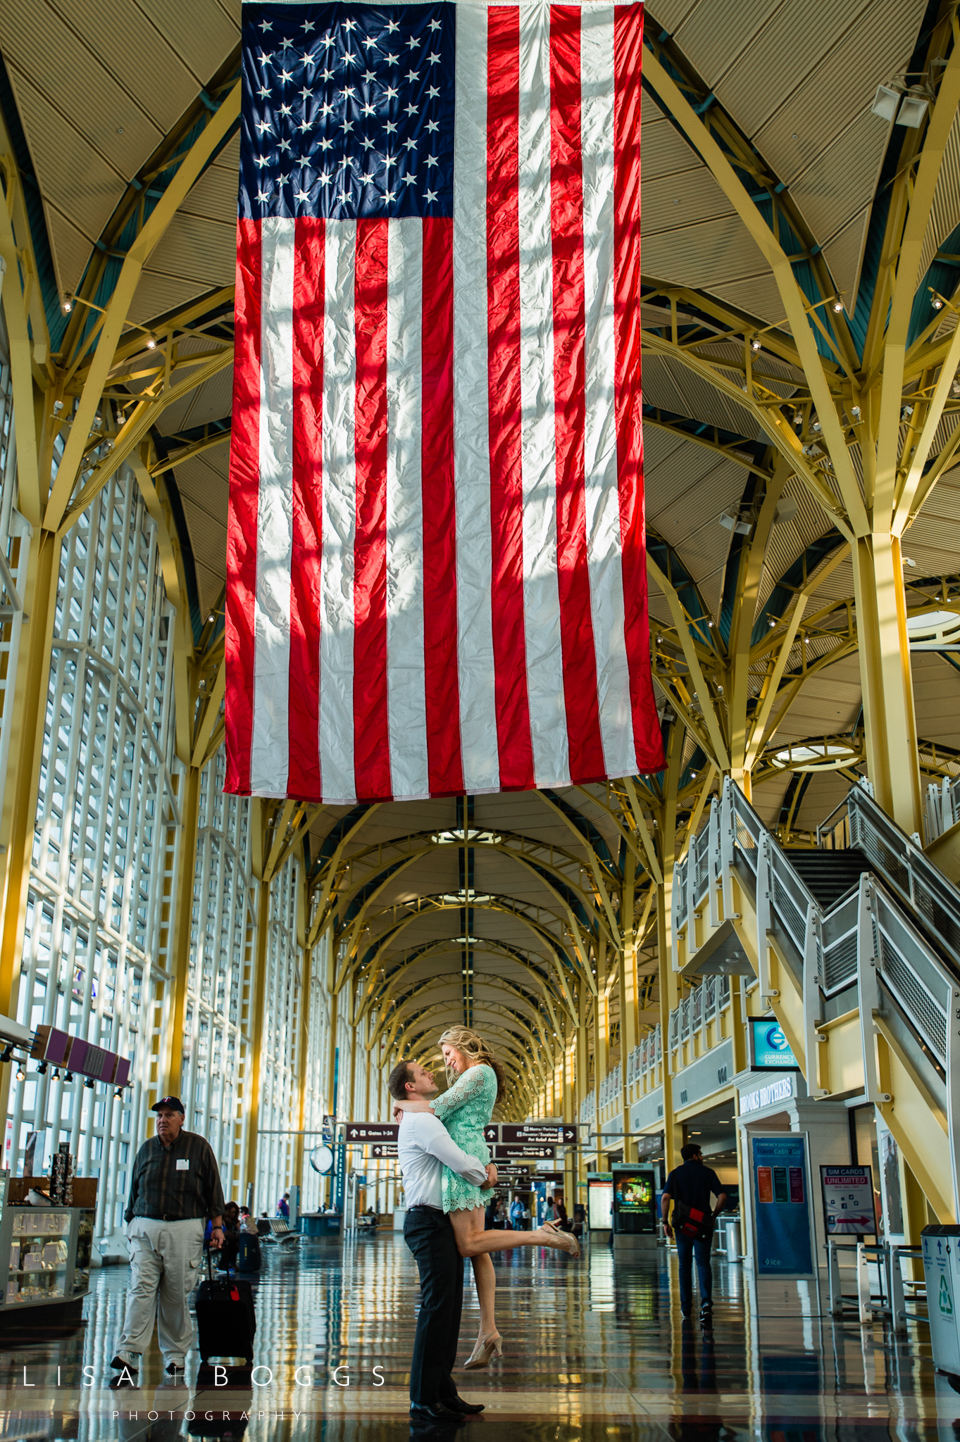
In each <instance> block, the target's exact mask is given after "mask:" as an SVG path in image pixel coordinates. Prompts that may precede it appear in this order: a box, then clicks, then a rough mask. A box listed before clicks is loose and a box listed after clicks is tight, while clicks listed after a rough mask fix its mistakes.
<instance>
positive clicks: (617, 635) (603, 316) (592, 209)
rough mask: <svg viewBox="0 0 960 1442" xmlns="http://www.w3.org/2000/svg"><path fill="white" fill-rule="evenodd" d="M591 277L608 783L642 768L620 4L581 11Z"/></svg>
mask: <svg viewBox="0 0 960 1442" xmlns="http://www.w3.org/2000/svg"><path fill="white" fill-rule="evenodd" d="M580 24H581V42H580V43H581V49H580V88H581V104H582V109H581V141H582V155H583V211H584V214H583V275H584V299H585V309H586V355H585V369H586V383H587V394H586V424H585V435H584V489H585V497H584V499H585V505H586V523H587V568H588V574H589V577H590V607H591V613H592V617H593V637H594V648H595V651H596V657H597V690H598V694H599V701H600V734H601V736H602V738H603V754H604V761H605V765H606V773H607V775H608V776H630V775H633V773H634V772H635V771H636V769H637V763H636V748H635V745H634V736H633V716H632V713H631V708H630V672H629V668H628V666H627V648H626V642H625V640H624V634H623V617H624V609H623V571H622V569H621V559H620V557H621V544H620V505H619V498H618V493H617V432H616V412H615V408H614V405H613V397H614V395H615V393H616V371H615V363H614V361H615V357H614V326H613V226H614V222H613V100H614V80H613V61H614V54H613V6H612V5H603V6H597V7H595V8H594V7H591V8H589V9H586V8H585V9H584V10H582V11H581V21H580Z"/></svg>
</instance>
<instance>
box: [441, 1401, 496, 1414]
mask: <svg viewBox="0 0 960 1442" xmlns="http://www.w3.org/2000/svg"><path fill="white" fill-rule="evenodd" d="M442 1405H443V1406H444V1407H452V1408H453V1410H454V1412H459V1413H460V1414H461V1416H463V1417H472V1416H473V1415H474V1413H476V1412H482V1411H483V1409H484V1407H485V1406H486V1403H485V1402H465V1401H464V1400H463V1398H462V1397H444V1399H443V1403H442Z"/></svg>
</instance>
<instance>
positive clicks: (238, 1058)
mask: <svg viewBox="0 0 960 1442" xmlns="http://www.w3.org/2000/svg"><path fill="white" fill-rule="evenodd" d="M226 769H227V768H226V758H225V755H224V752H223V749H222V748H221V749H220V751H218V752H217V754H216V756H215V757H214V758H213V760H212V761H211V762H210V763H209V765H207V766H206V767H205V768H204V771H203V773H202V775H201V778H200V815H199V827H198V834H197V855H196V865H195V870H194V882H193V914H192V917H191V927H190V969H189V972H188V981H187V1004H186V1012H185V1027H184V1033H185V1034H184V1062H183V1065H184V1084H183V1104H184V1106H185V1107H186V1109H187V1121H186V1125H187V1127H188V1128H189V1129H190V1130H191V1131H195V1132H199V1133H200V1135H201V1136H204V1137H206V1138H207V1140H208V1141H209V1143H210V1145H211V1146H212V1147H213V1150H214V1152H215V1153H216V1155H217V1157H218V1158H219V1161H220V1173H221V1180H222V1182H223V1192H224V1196H225V1197H226V1198H227V1200H228V1201H229V1200H230V1199H231V1198H232V1199H233V1200H234V1201H238V1202H240V1204H241V1205H242V1204H243V1203H244V1200H245V1199H244V1197H243V1196H241V1189H242V1187H243V1185H244V1182H245V1178H246V1131H245V1128H244V1126H243V1097H244V1094H245V1089H246V1086H247V1085H248V1084H249V1080H250V1070H251V1063H252V1057H251V1052H250V1041H249V1028H250V1006H251V995H252V992H251V981H252V973H253V955H254V945H255V942H256V901H255V898H256V889H255V882H254V878H253V872H252V870H251V856H250V804H249V802H247V801H245V800H243V799H242V798H241V797H239V796H224V794H223V783H224V779H225V776H226Z"/></svg>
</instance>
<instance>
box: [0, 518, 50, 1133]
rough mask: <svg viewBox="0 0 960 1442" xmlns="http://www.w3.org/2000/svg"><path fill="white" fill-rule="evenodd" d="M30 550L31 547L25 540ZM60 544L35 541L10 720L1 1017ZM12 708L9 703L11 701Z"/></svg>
mask: <svg viewBox="0 0 960 1442" xmlns="http://www.w3.org/2000/svg"><path fill="white" fill-rule="evenodd" d="M21 544H23V545H26V541H23V542H21ZM59 558H60V545H59V542H58V541H57V539H56V537H55V536H52V535H51V534H50V533H49V532H48V531H41V532H40V533H39V536H36V535H35V536H34V539H33V542H32V545H31V553H30V560H29V565H28V570H27V583H26V587H25V595H24V597H23V602H24V611H25V613H26V615H27V616H29V617H30V619H29V621H26V620H25V621H24V622H23V633H22V636H21V641H20V659H19V664H18V666H17V676H16V683H15V687H14V693H13V696H12V698H11V699H12V711H11V716H10V722H11V726H12V730H11V735H10V758H11V765H10V766H9V767H8V769H7V784H6V791H5V795H4V797H3V812H2V819H0V839H2V841H3V842H4V843H5V849H4V850H3V851H2V853H0V906H2V914H0V1013H2V1014H3V1015H4V1016H13V1017H15V1016H16V1014H17V1003H18V1000H19V990H20V961H21V958H22V956H23V929H24V925H25V922H26V912H27V895H28V891H29V886H30V865H31V860H32V856H33V836H34V826H35V823H36V816H37V793H38V790H39V786H40V760H41V757H42V754H43V731H44V722H45V720H46V714H47V688H48V686H49V681H50V657H51V651H52V640H53V626H54V618H55V615H56V593H57V577H58V572H59ZM8 704H9V701H8ZM12 1070H13V1068H12V1067H0V1108H3V1109H5V1108H6V1104H7V1096H8V1094H9V1089H10V1076H11V1073H12Z"/></svg>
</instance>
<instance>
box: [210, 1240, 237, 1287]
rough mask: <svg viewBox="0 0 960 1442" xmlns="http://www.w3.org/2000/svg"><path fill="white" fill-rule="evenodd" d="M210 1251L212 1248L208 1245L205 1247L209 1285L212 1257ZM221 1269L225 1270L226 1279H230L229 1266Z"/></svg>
mask: <svg viewBox="0 0 960 1442" xmlns="http://www.w3.org/2000/svg"><path fill="white" fill-rule="evenodd" d="M212 1251H213V1248H212V1247H209V1246H208V1247H207V1276H208V1277H209V1279H210V1282H211V1285H212V1283H213V1259H212V1256H211V1253H212ZM218 1270H219V1268H218ZM223 1270H224V1271H225V1272H226V1274H227V1277H226V1280H227V1281H228V1282H229V1280H230V1268H229V1266H226V1267H224V1269H223ZM237 1275H238V1276H239V1272H238V1273H237Z"/></svg>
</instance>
